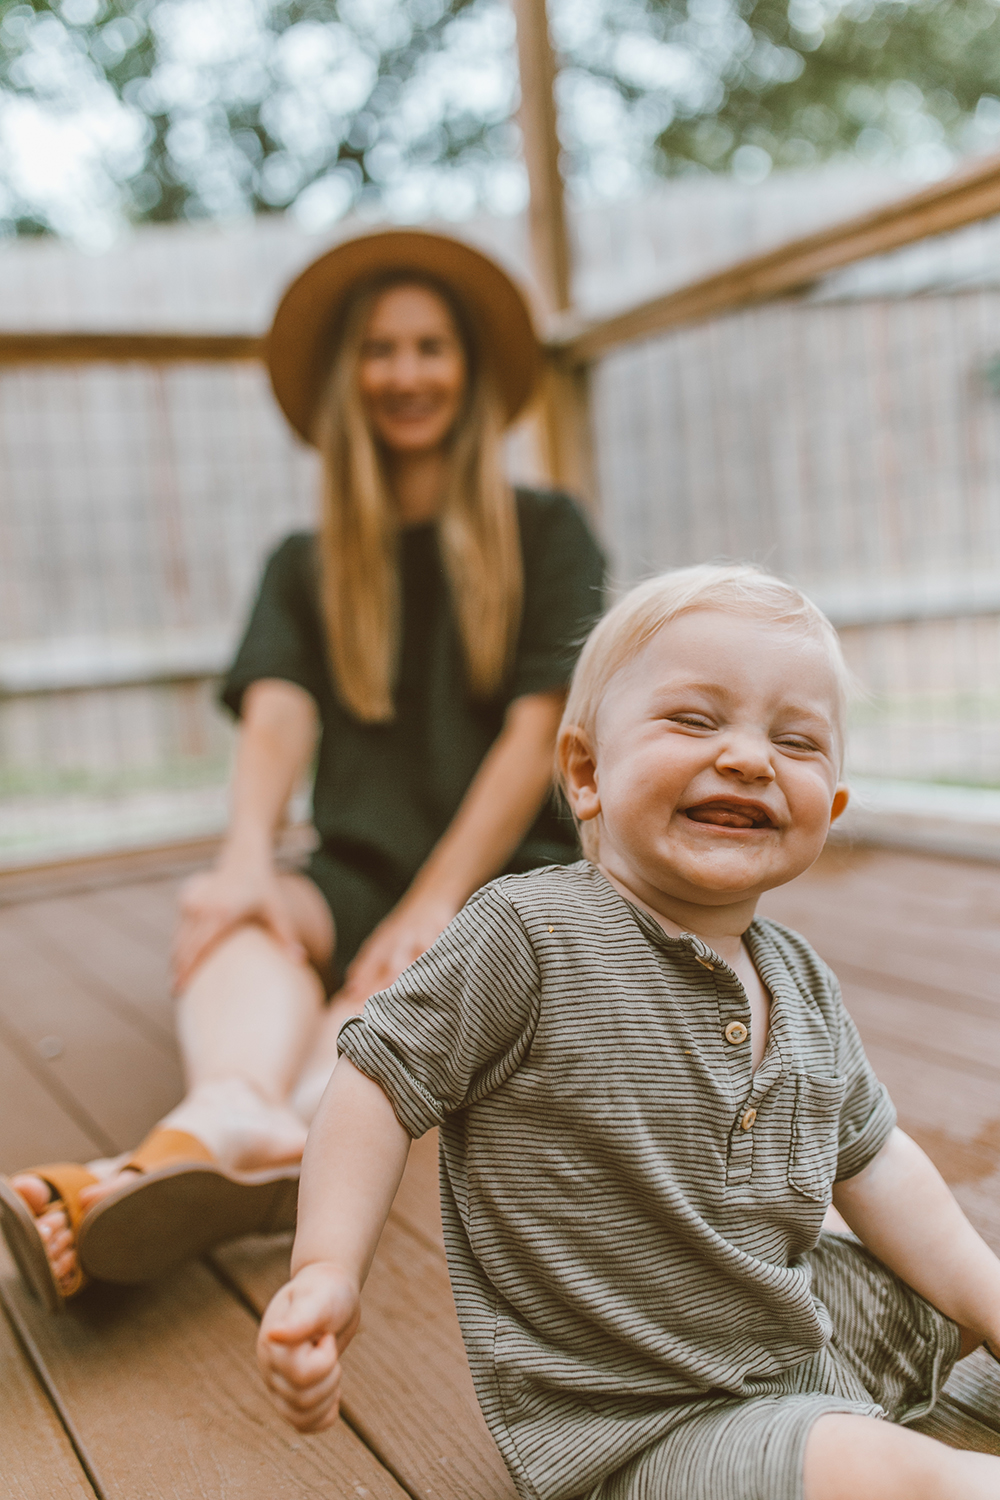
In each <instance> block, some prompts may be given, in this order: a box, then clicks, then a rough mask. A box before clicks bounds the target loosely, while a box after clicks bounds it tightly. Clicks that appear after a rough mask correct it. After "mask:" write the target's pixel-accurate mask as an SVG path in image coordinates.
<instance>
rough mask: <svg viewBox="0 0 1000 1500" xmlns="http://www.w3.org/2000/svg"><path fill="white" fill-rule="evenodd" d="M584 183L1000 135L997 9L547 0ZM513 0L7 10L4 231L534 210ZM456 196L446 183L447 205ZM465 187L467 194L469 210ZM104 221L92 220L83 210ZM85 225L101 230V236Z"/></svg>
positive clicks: (966, 2) (566, 115)
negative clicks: (279, 216)
mask: <svg viewBox="0 0 1000 1500" xmlns="http://www.w3.org/2000/svg"><path fill="white" fill-rule="evenodd" d="M550 14H551V18H552V25H553V32H554V35H555V39H556V43H557V46H558V49H559V53H560V58H561V63H562V71H561V76H560V84H559V102H560V112H561V121H562V130H563V135H564V140H565V143H566V166H567V172H568V175H569V177H570V179H571V182H572V183H573V184H574V185H575V186H576V187H578V188H580V189H581V190H583V191H589V190H596V191H598V192H608V191H612V192H613V191H615V190H616V188H620V187H621V186H622V185H623V184H622V168H623V164H625V165H628V167H629V170H630V171H632V172H633V175H634V174H635V173H636V172H639V173H640V174H641V172H643V171H645V172H655V173H661V174H667V175H672V174H676V173H680V172H692V171H722V170H733V171H735V172H736V173H737V174H738V175H740V176H742V177H744V178H746V179H748V180H753V179H754V178H759V177H761V176H764V175H766V173H767V172H768V171H769V170H770V169H771V167H772V165H774V166H779V167H802V166H808V165H810V164H812V163H814V162H818V161H821V160H824V159H827V158H830V157H831V156H837V155H838V154H843V153H852V154H854V155H856V156H858V157H860V158H862V159H865V160H868V161H873V162H876V163H886V164H888V163H890V162H892V163H898V162H899V161H900V160H902V161H903V162H904V163H909V164H910V165H911V167H912V169H913V171H914V173H915V175H932V174H933V173H934V172H935V171H940V170H944V169H946V167H947V166H948V164H949V162H950V161H951V160H952V159H953V158H954V156H955V155H957V154H960V153H961V152H963V151H967V150H970V149H981V148H983V147H985V146H989V145H991V144H993V143H994V142H996V141H997V140H998V139H1000V9H998V4H997V3H995V0H912V3H905V0H849V3H848V4H847V5H846V6H843V5H840V4H838V0H550ZM515 103H516V70H515V65H514V32H513V21H512V18H511V15H510V11H509V9H508V6H507V5H506V3H505V0H135V3H125V0H51V3H50V0H30V3H29V0H0V226H2V225H6V227H7V230H8V232H10V231H11V230H13V231H15V232H20V233H31V232H40V231H45V230H49V229H55V230H57V231H59V232H63V233H70V234H77V235H79V236H81V237H83V238H86V237H87V234H88V233H90V234H91V237H92V238H93V237H94V234H93V226H94V224H98V225H101V226H103V228H101V229H100V232H99V234H98V236H97V237H98V238H99V237H100V233H107V232H108V226H109V225H110V224H111V223H112V222H113V220H114V219H115V218H116V217H118V218H120V217H122V216H124V217H126V218H129V219H132V220H134V221H138V220H164V219H176V218H180V217H188V218H219V217H231V216H233V215H237V214H241V213H247V212H267V211H269V210H274V209H284V208H286V207H288V206H290V205H292V206H294V207H295V209H296V211H297V212H298V213H299V214H300V216H301V217H303V219H304V220H305V221H306V222H311V223H314V224H317V225H318V224H320V223H322V222H328V221H330V220H332V219H334V218H336V217H337V216H339V214H341V213H342V212H344V211H346V209H347V208H348V207H350V206H355V205H357V203H358V202H359V200H360V201H362V202H363V201H364V200H365V199H366V198H367V199H369V200H378V201H379V202H380V203H381V205H382V206H383V207H384V206H385V205H386V204H387V203H388V204H389V206H390V208H391V210H392V211H395V212H397V213H399V214H401V215H407V214H409V213H419V212H420V211H421V210H423V211H427V210H428V209H430V211H437V212H440V211H442V208H441V203H442V201H443V200H441V198H440V195H438V197H435V193H436V192H437V190H438V188H440V187H441V185H442V184H447V192H448V193H449V194H450V195H451V197H450V198H449V200H448V202H449V204H450V207H451V210H452V211H455V212H462V211H468V210H470V209H472V208H474V207H476V206H477V204H483V203H485V204H486V205H487V206H491V207H513V206H515V204H516V202H517V201H518V199H519V195H520V196H521V197H523V173H522V172H521V169H520V167H519V165H518V140H517V132H516V129H515V128H514V127H513V126H512V125H511V123H510V116H511V113H512V110H513V107H514V105H515ZM442 191H443V189H442ZM456 195H457V196H456ZM88 216H89V217H88ZM88 224H89V225H90V226H91V227H90V229H89V230H88V228H87V225H88Z"/></svg>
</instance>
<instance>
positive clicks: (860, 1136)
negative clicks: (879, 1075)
mask: <svg viewBox="0 0 1000 1500" xmlns="http://www.w3.org/2000/svg"><path fill="white" fill-rule="evenodd" d="M895 1125H896V1106H895V1105H894V1104H893V1102H892V1100H891V1099H890V1098H889V1094H888V1091H887V1089H886V1087H885V1085H884V1084H880V1085H879V1091H878V1094H877V1096H876V1099H875V1103H874V1105H873V1107H872V1110H871V1112H870V1114H869V1115H868V1118H867V1120H865V1122H864V1124H863V1125H862V1126H861V1127H860V1129H859V1130H857V1131H856V1132H854V1133H853V1134H850V1135H848V1136H847V1138H846V1140H844V1141H843V1142H842V1143H841V1147H840V1152H839V1155H838V1156H837V1177H836V1181H837V1182H843V1181H845V1179H846V1178H848V1177H856V1176H857V1175H858V1173H859V1172H862V1171H863V1170H864V1169H865V1167H867V1165H868V1163H869V1162H870V1161H871V1160H872V1158H873V1157H875V1156H877V1155H878V1153H879V1152H880V1151H881V1149H882V1147H883V1146H884V1145H885V1143H886V1141H887V1140H888V1139H889V1136H890V1134H891V1133H892V1131H893V1130H894V1128H895Z"/></svg>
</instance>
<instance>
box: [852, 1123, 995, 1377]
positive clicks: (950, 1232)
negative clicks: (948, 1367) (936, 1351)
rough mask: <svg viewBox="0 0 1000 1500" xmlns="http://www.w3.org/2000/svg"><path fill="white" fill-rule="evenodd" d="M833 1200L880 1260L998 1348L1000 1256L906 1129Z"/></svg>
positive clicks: (935, 1303)
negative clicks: (981, 1233) (991, 1247)
mask: <svg viewBox="0 0 1000 1500" xmlns="http://www.w3.org/2000/svg"><path fill="white" fill-rule="evenodd" d="M833 1202H834V1206H835V1208H836V1209H837V1210H838V1212H840V1213H841V1214H843V1216H844V1218H845V1219H846V1220H847V1222H848V1224H849V1225H850V1226H851V1228H852V1229H853V1230H854V1233H855V1234H856V1235H857V1236H858V1238H859V1239H860V1240H861V1241H862V1243H863V1244H865V1245H867V1247H868V1249H869V1250H871V1252H872V1253H873V1254H874V1255H877V1256H878V1258H879V1260H881V1261H882V1262H884V1264H885V1265H887V1266H888V1267H889V1268H890V1270H893V1271H895V1273H896V1275H897V1276H899V1277H900V1278H901V1279H902V1280H903V1281H905V1282H906V1283H907V1285H908V1286H911V1287H913V1289H914V1290H915V1291H917V1292H919V1293H920V1295H921V1296H922V1297H926V1299H927V1301H928V1302H930V1303H931V1304H932V1305H933V1306H934V1307H936V1308H937V1309H938V1310H939V1311H940V1312H943V1313H944V1314H945V1315H946V1316H947V1317H949V1318H952V1319H953V1320H954V1321H955V1322H956V1323H958V1324H959V1325H960V1326H961V1327H962V1328H963V1329H964V1330H967V1331H969V1332H971V1333H974V1334H976V1335H978V1338H979V1340H980V1341H981V1340H983V1339H987V1340H988V1341H989V1343H990V1345H991V1347H992V1348H993V1349H994V1350H995V1351H996V1352H997V1353H998V1354H1000V1260H998V1259H997V1257H996V1256H995V1255H994V1254H993V1252H992V1250H991V1249H990V1248H989V1246H988V1245H987V1244H986V1243H985V1241H984V1240H982V1239H980V1237H979V1235H978V1234H977V1233H976V1231H975V1230H974V1229H973V1227H972V1225H971V1224H970V1223H969V1221H968V1219H967V1218H966V1217H965V1215H964V1214H963V1212H962V1210H961V1209H960V1208H959V1206H958V1204H957V1203H956V1202H955V1199H954V1198H953V1197H952V1194H951V1191H950V1189H949V1188H948V1186H947V1184H946V1183H945V1181H944V1179H943V1178H942V1177H941V1175H940V1173H939V1172H938V1170H937V1168H936V1167H935V1166H934V1164H933V1162H931V1160H930V1159H929V1158H928V1157H927V1156H925V1155H924V1153H923V1151H921V1149H920V1147H919V1146H918V1145H917V1144H916V1143H915V1142H914V1141H911V1140H910V1138H909V1136H908V1135H904V1134H903V1132H902V1131H901V1130H894V1131H893V1132H892V1134H891V1135H890V1137H889V1139H888V1140H887V1141H886V1143H885V1145H884V1146H883V1147H882V1149H881V1151H879V1153H878V1155H877V1156H875V1157H873V1159H872V1160H871V1161H870V1162H869V1163H868V1165H867V1166H866V1167H865V1168H864V1169H863V1170H862V1171H861V1172H859V1173H858V1174H857V1176H856V1177H849V1178H847V1179H846V1180H845V1181H844V1182H838V1183H837V1184H836V1185H835V1186H834V1190H833ZM965 1352H968V1349H966V1351H965Z"/></svg>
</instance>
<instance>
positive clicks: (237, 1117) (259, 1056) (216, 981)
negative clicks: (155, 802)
mask: <svg viewBox="0 0 1000 1500" xmlns="http://www.w3.org/2000/svg"><path fill="white" fill-rule="evenodd" d="M281 882H282V890H283V895H284V896H285V899H286V903H287V906H288V910H289V911H290V913H291V915H292V919H293V921H294V925H295V928H296V932H297V935H298V937H299V940H300V941H301V943H302V945H303V947H304V948H305V950H306V952H307V954H308V955H309V958H310V960H311V963H305V962H297V961H296V960H294V959H293V958H291V957H290V956H289V954H288V952H287V950H286V949H284V948H282V946H281V945H280V944H279V943H278V942H277V941H276V940H275V939H274V938H272V937H271V936H270V935H269V934H268V933H267V932H266V931H265V930H264V929H263V928H262V927H259V926H257V925H255V924H252V923H251V924H246V925H244V926H241V927H237V928H236V929H235V930H234V931H233V932H232V933H230V934H229V936H228V937H226V938H224V939H223V940H222V941H221V942H220V943H219V944H218V945H217V946H216V947H215V948H213V949H212V951H211V952H210V953H209V954H208V956H207V957H206V958H205V959H204V960H203V961H202V963H201V964H200V965H199V967H198V968H197V970H196V971H195V973H194V975H193V977H192V979H191V981H190V982H189V984H188V986H187V988H186V990H185V991H184V992H183V994H182V995H181V997H180V1001H179V1010H178V1033H179V1039H180V1046H181V1054H182V1058H183V1062H184V1073H185V1079H186V1082H187V1089H188V1091H187V1093H186V1095H185V1097H184V1099H183V1100H182V1101H181V1103H180V1104H178V1105H177V1107H176V1108H175V1109H173V1110H171V1111H170V1113H169V1114H168V1115H167V1116H166V1117H165V1118H164V1120H163V1121H162V1122H161V1123H162V1124H164V1125H167V1126H169V1127H172V1128H173V1129H176V1130H186V1131H189V1132H190V1134H192V1135H195V1136H197V1137H198V1139H199V1140H201V1141H204V1143H205V1145H206V1146H208V1148H209V1150H211V1151H212V1153H213V1154H214V1155H215V1156H216V1158H217V1159H218V1160H219V1161H220V1162H221V1163H222V1164H223V1165H224V1166H226V1167H229V1168H231V1169H238V1170H252V1169H253V1168H255V1167H267V1166H276V1165H282V1164H284V1163H286V1162H287V1163H294V1162H297V1161H298V1160H299V1158H300V1157H301V1155H302V1148H303V1146H304V1144H305V1136H306V1128H305V1124H304V1123H303V1121H302V1118H301V1117H300V1116H299V1115H298V1114H297V1113H296V1112H295V1110H294V1109H293V1108H292V1107H291V1105H290V1103H289V1095H290V1094H291V1091H292V1089H293V1088H294V1086H295V1084H296V1082H297V1080H298V1078H299V1076H300V1074H301V1072H302V1068H303V1064H304V1062H305V1059H306V1058H307V1056H308V1055H309V1053H310V1051H311V1049H312V1047H313V1045H314V1043H315V1041H316V1038H317V1035H318V1033H319V1029H320V1022H321V1018H322V1016H323V1001H324V990H323V985H322V984H321V982H320V980H319V977H318V974H317V972H316V969H317V968H322V967H325V966H326V965H327V964H328V963H329V960H330V957H331V955H332V952H333V943H334V930H333V922H332V919H331V917H330V912H329V909H328V908H327V905H326V902H325V901H324V900H323V898H322V896H321V895H320V893H319V891H318V890H317V888H316V887H315V886H314V885H313V883H312V881H310V880H307V879H306V877H305V876H301V875H285V876H282V877H281ZM312 965H315V966H316V967H313V966H312ZM125 1160H127V1155H126V1156H125V1157H117V1158H113V1159H110V1160H100V1161H96V1162H92V1163H91V1164H90V1165H91V1170H92V1171H93V1172H94V1173H95V1175H96V1176H98V1177H99V1178H100V1179H101V1181H100V1182H99V1183H97V1184H96V1185H95V1186H94V1187H91V1188H87V1189H85V1190H84V1192H83V1193H81V1195H80V1201H81V1203H82V1204H83V1205H84V1207H90V1206H91V1205H92V1204H93V1203H94V1202H96V1201H98V1199H100V1198H102V1197H104V1196H105V1195H106V1194H107V1193H109V1192H111V1191H112V1190H113V1189H114V1188H115V1187H117V1186H118V1184H119V1182H120V1181H121V1179H122V1172H121V1168H122V1165H123V1162H124V1161H125ZM11 1185H12V1186H13V1187H14V1188H16V1190H17V1191H18V1192H19V1193H20V1194H21V1196H22V1197H23V1198H24V1200H25V1202H26V1203H27V1204H28V1206H29V1208H30V1209H31V1211H32V1212H33V1213H34V1214H35V1215H36V1216H37V1218H38V1227H39V1231H40V1233H41V1234H42V1237H43V1238H44V1239H45V1240H46V1248H47V1251H48V1255H49V1259H50V1261H51V1263H52V1265H53V1269H54V1271H55V1274H56V1275H57V1276H59V1277H65V1276H67V1275H69V1273H70V1272H71V1270H72V1268H73V1265H74V1251H73V1242H72V1237H71V1235H70V1232H69V1228H68V1224H67V1221H66V1216H65V1214H64V1212H63V1210H62V1209H61V1208H60V1207H58V1206H56V1207H54V1208H51V1209H49V1210H47V1211H46V1205H47V1204H48V1202H49V1199H50V1197H51V1194H50V1191H49V1188H48V1185H47V1184H46V1183H44V1182H42V1181H41V1180H40V1179H39V1178H37V1177H32V1176H29V1175H27V1174H20V1175H18V1176H16V1177H13V1178H12V1179H11Z"/></svg>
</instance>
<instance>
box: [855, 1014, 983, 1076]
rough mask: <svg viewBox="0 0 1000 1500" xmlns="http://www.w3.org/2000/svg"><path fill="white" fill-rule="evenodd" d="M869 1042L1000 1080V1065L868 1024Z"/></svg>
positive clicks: (964, 1071) (957, 1070)
mask: <svg viewBox="0 0 1000 1500" xmlns="http://www.w3.org/2000/svg"><path fill="white" fill-rule="evenodd" d="M869 1044H871V1045H873V1046H876V1047H879V1046H881V1047H885V1048H887V1049H891V1050H892V1051H893V1052H901V1053H902V1054H903V1056H904V1057H914V1058H917V1059H918V1060H919V1061H920V1062H929V1063H935V1064H936V1065H937V1066H938V1067H945V1068H953V1069H954V1070H955V1072H956V1073H971V1074H972V1076H973V1077H974V1078H982V1079H983V1080H984V1081H985V1082H986V1083H998V1082H1000V1067H997V1066H996V1065H995V1064H993V1063H985V1062H980V1061H979V1060H978V1059H977V1058H975V1057H962V1056H960V1055H958V1054H956V1053H954V1052H946V1051H945V1050H944V1048H942V1047H933V1046H930V1047H929V1046H927V1045H925V1044H924V1043H923V1042H918V1041H914V1040H913V1039H912V1038H911V1037H906V1036H900V1034H899V1033H898V1032H894V1033H892V1034H890V1033H888V1032H884V1031H879V1029H878V1028H877V1027H875V1026H872V1025H866V1026H865V1046H866V1047H867V1046H868V1045H869Z"/></svg>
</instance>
